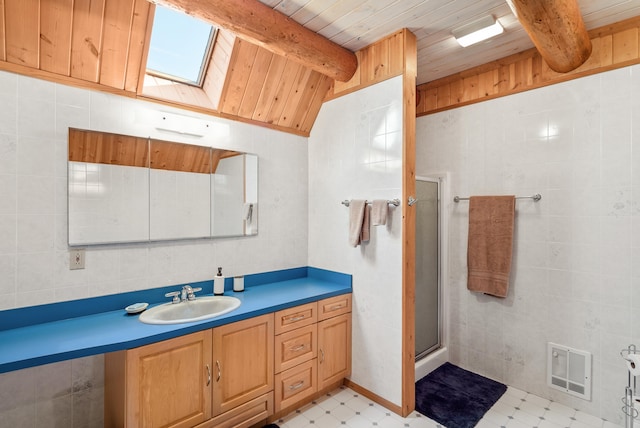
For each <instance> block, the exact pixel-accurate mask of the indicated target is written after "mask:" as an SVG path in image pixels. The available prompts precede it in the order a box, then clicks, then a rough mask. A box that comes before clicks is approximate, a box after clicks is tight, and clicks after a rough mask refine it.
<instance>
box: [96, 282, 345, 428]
mask: <svg viewBox="0 0 640 428" xmlns="http://www.w3.org/2000/svg"><path fill="white" fill-rule="evenodd" d="M350 373H351V295H350V294H348V295H342V296H336V297H332V298H329V299H325V300H321V301H319V302H313V303H309V304H305V305H301V306H297V307H294V308H290V309H285V310H282V311H278V312H275V313H269V314H265V315H261V316H257V317H254V318H249V319H246V320H243V321H238V322H234V323H231V324H226V325H222V326H220V327H215V328H213V329H209V330H204V331H200V332H196V333H192V334H188V335H185V336H180V337H177V338H174V339H169V340H165V341H162V342H157V343H153V344H150V345H145V346H141V347H138V348H134V349H129V350H126V351H118V352H112V353H110V354H106V355H105V405H104V406H105V426H109V427H112V426H113V427H149V428H153V427H196V428H212V427H216V428H227V427H229V428H231V427H235V428H244V427H250V426H253V425H255V424H257V423H259V422H261V421H264V420H266V419H267V418H269V417H270V416H272V415H273V414H274V412H280V411H282V410H289V409H291V408H293V406H297V405H300V404H301V403H302V402H303V401H304V400H310V399H311V397H313V396H314V395H316V394H317V393H319V392H320V391H322V390H323V389H324V388H327V387H333V386H335V384H336V383H339V382H340V381H341V380H342V379H344V378H345V377H347V376H348V375H349V374H350Z"/></svg>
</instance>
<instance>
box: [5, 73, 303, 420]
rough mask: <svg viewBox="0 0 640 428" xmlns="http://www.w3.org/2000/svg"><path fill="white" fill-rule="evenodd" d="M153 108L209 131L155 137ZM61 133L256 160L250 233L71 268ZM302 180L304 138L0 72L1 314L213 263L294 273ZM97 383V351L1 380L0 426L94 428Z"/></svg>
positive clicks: (201, 271) (138, 250) (110, 250)
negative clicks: (206, 124) (206, 148)
mask: <svg viewBox="0 0 640 428" xmlns="http://www.w3.org/2000/svg"><path fill="white" fill-rule="evenodd" d="M157 111H169V112H174V113H179V114H182V115H186V116H191V117H200V118H205V119H206V120H208V121H211V122H212V126H211V129H212V132H211V134H209V135H207V136H205V137H203V138H199V139H198V138H190V137H187V136H175V135H172V134H168V133H166V132H164V133H163V132H160V131H158V130H156V129H154V127H153V126H152V125H151V124H152V123H153V122H152V120H153V117H154V112H157ZM69 127H77V128H84V129H93V130H100V131H107V132H113V133H122V134H129V135H138V136H143V137H146V136H151V137H154V138H159V139H164V140H173V141H185V142H188V143H192V144H202V145H211V146H215V147H220V148H228V149H232V150H239V151H245V152H250V153H255V154H257V155H258V157H259V163H258V168H259V189H260V195H259V201H258V204H259V206H260V213H259V223H260V230H259V234H258V235H256V236H251V237H247V238H226V239H214V240H192V241H189V240H185V241H173V242H159V243H147V244H128V245H111V246H100V247H87V250H86V268H85V269H84V270H75V271H70V270H69V254H68V247H67V136H68V128H69ZM307 183H308V166H307V144H306V139H305V138H302V137H298V136H294V135H290V134H285V133H282V132H277V131H272V130H268V129H266V128H262V127H256V126H251V125H247V124H242V123H239V122H231V121H227V120H223V119H218V118H213V117H208V116H203V115H198V114H195V113H192V112H187V111H180V110H177V109H171V108H168V107H166V106H160V105H156V104H152V103H146V102H142V101H137V100H133V99H128V98H125V97H120V96H115V95H110V94H105V93H99V92H93V91H88V90H84V89H78V88H72V87H68V86H64V85H59V84H53V83H50V82H46V81H41V80H37V79H32V78H29V77H24V76H18V75H15V74H11V73H6V72H0V201H1V202H0V310H3V309H10V308H15V307H22V306H31V305H36V304H41V303H51V302H57V301H65V300H72V299H78V298H83V297H89V296H98V295H106V294H113V293H119V292H123V291H131V290H138V289H145V288H154V287H160V286H165V285H171V284H179V283H184V282H190V281H198V280H205V279H211V278H212V277H213V275H214V274H215V272H216V268H217V266H222V267H223V268H224V272H225V273H226V274H227V275H239V274H250V273H256V272H264V271H270V270H278V269H287V268H291V267H298V266H305V265H306V264H307V246H308V242H307V235H308V232H307V231H308V223H307V217H308V215H307V214H308V204H307V192H308V184H307ZM209 291H210V292H211V291H212V290H209ZM85 369H87V370H86V372H85ZM76 371H80V372H81V373H76ZM102 377H103V373H102V356H96V357H88V358H86V359H78V360H72V361H67V362H63V363H59V364H53V365H46V366H42V367H37V368H34V369H27V370H19V371H15V372H10V373H5V374H2V375H0V427H5V426H6V427H15V426H38V427H45V426H65V427H71V426H75V427H88V426H91V427H93V426H101V424H102V395H103V393H102ZM43 385H44V386H43Z"/></svg>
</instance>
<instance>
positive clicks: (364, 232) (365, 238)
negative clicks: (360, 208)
mask: <svg viewBox="0 0 640 428" xmlns="http://www.w3.org/2000/svg"><path fill="white" fill-rule="evenodd" d="M370 213H371V207H370V206H369V205H367V203H366V202H365V204H364V216H363V217H362V229H361V230H360V243H361V244H362V243H363V242H369V230H370V228H369V224H370V218H371V215H370Z"/></svg>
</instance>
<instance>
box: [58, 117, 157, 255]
mask: <svg viewBox="0 0 640 428" xmlns="http://www.w3.org/2000/svg"><path fill="white" fill-rule="evenodd" d="M148 161H149V157H148V142H147V139H146V138H136V137H128V136H123V135H116V134H107V133H95V132H90V131H81V130H77V129H70V130H69V166H68V174H69V177H68V180H69V181H68V192H69V196H68V204H69V206H68V209H69V223H68V224H69V245H87V244H103V243H116V242H137V241H146V240H148V239H149V202H148V201H149V172H148V167H149V165H148Z"/></svg>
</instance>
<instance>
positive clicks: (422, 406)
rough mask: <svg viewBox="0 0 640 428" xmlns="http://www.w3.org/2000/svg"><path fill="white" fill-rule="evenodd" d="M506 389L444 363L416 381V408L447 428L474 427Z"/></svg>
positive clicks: (494, 382) (484, 378) (497, 383)
mask: <svg viewBox="0 0 640 428" xmlns="http://www.w3.org/2000/svg"><path fill="white" fill-rule="evenodd" d="M506 390H507V387H506V385H503V384H501V383H500V382H496V381H494V380H491V379H487V378H486V377H484V376H480V375H478V374H475V373H472V372H470V371H467V370H464V369H461V368H460V367H457V366H454V365H453V364H450V363H444V364H443V365H441V366H440V367H438V368H437V369H435V370H434V371H432V372H431V373H429V374H428V375H427V376H425V377H423V378H422V379H420V380H419V381H418V382H416V411H418V412H420V413H422V414H423V415H425V416H427V417H429V418H431V419H433V420H434V421H436V422H438V423H439V424H441V425H444V426H445V427H447V428H471V427H474V426H476V424H477V423H478V421H479V420H480V419H482V416H484V414H485V413H486V412H487V410H489V409H490V408H491V406H493V405H494V404H495V402H496V401H498V399H499V398H500V397H502V394H504V392H505V391H506Z"/></svg>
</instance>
